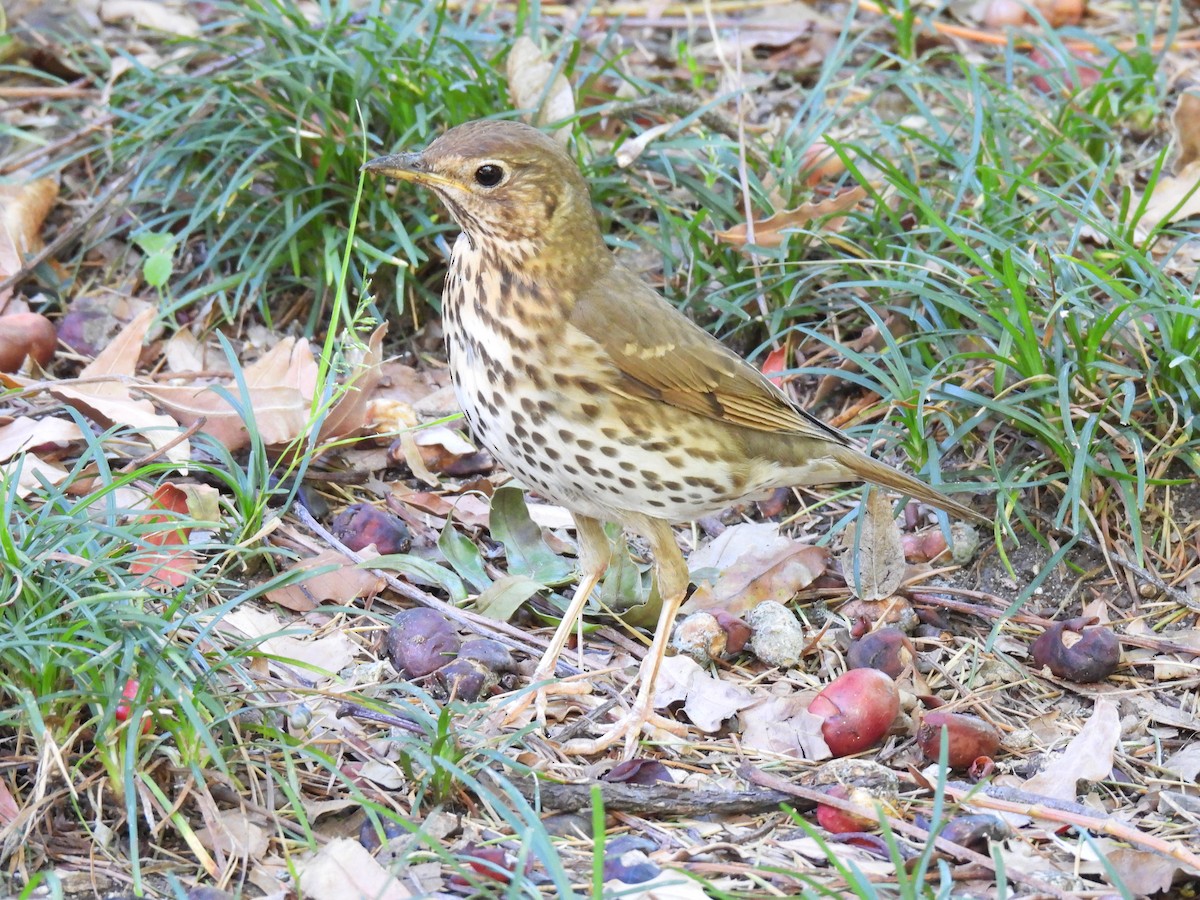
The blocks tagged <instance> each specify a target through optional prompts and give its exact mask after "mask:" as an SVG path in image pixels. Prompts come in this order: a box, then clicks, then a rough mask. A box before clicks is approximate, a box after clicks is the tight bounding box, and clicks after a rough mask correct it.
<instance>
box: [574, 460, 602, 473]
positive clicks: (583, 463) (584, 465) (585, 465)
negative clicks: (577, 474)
mask: <svg viewBox="0 0 1200 900" xmlns="http://www.w3.org/2000/svg"><path fill="white" fill-rule="evenodd" d="M575 462H577V463H579V468H581V469H583V471H585V472H587V473H588V474H589V475H591V476H592V477H593V478H595V477H596V475H597V474H598V473H597V470H596V467H595V466H593V465H592V461H591V460H590V459H588V458H587V457H586V456H576V457H575Z"/></svg>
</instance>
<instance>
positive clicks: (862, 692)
mask: <svg viewBox="0 0 1200 900" xmlns="http://www.w3.org/2000/svg"><path fill="white" fill-rule="evenodd" d="M808 711H809V713H811V714H812V715H814V716H817V717H818V718H820V719H823V720H824V723H823V724H822V725H821V735H822V737H824V738H825V743H826V744H827V745H828V746H829V750H830V752H831V753H833V755H834V756H849V755H850V754H852V753H858V752H859V751H860V750H865V749H867V748H868V747H872V746H874V745H875V744H877V743H878V742H879V741H880V740H882V739H883V736H884V735H886V734H887V733H888V729H889V728H891V727H892V722H894V721H896V716H897V715H899V713H900V692H899V691H898V690H897V689H896V683H895V682H894V681H892V679H891V676H889V675H888V674H887V673H885V672H881V671H879V670H878V669H851V670H850V671H849V672H844V673H843V674H841V675H839V676H838V677H837V678H835V679H834V680H833V681H831V682H830V683H829V684H828V685H826V687H825V689H824V690H822V691H821V693H819V694H817V696H816V698H814V700H813V702H812V703H811V704H809V707H808Z"/></svg>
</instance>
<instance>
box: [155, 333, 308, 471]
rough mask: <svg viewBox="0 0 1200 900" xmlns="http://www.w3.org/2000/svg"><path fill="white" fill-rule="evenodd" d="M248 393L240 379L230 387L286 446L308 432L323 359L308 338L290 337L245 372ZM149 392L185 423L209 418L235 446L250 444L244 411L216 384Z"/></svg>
mask: <svg viewBox="0 0 1200 900" xmlns="http://www.w3.org/2000/svg"><path fill="white" fill-rule="evenodd" d="M242 380H243V381H244V383H245V385H246V394H247V396H246V397H242V396H241V393H240V391H239V388H238V386H237V384H236V383H234V384H230V385H227V386H225V390H227V391H228V393H229V395H230V396H232V397H233V398H234V399H235V400H236V402H237V403H238V404H239V405H240V404H242V403H246V404H247V405H248V406H249V410H250V411H252V413H253V422H254V427H255V429H256V430H257V431H258V433H259V435H260V436H261V438H262V441H263V443H264V444H266V445H267V446H268V447H271V446H277V445H280V444H286V443H288V442H289V441H291V440H293V439H294V438H295V437H296V436H297V435H300V434H303V433H304V432H306V431H307V429H308V425H309V420H310V418H311V413H312V397H313V393H314V391H315V389H316V380H317V363H316V360H314V359H313V356H312V350H311V349H310V347H309V344H308V341H306V340H303V339H302V340H299V341H297V340H296V339H295V338H284V339H283V340H282V341H280V342H279V343H278V344H276V345H275V346H274V347H272V348H271V349H270V350H268V351H267V352H266V353H264V354H263V355H262V356H261V357H259V358H258V359H257V360H255V361H254V362H253V363H251V364H250V365H248V366H246V368H245V370H244V371H243V373H242ZM141 390H142V392H143V393H146V394H148V395H149V396H151V397H153V398H154V400H155V401H156V402H157V403H158V404H159V405H160V406H162V407H163V409H165V410H167V412H169V413H170V414H171V415H172V416H174V417H175V418H176V419H177V420H179V422H181V423H182V424H184V425H193V424H195V423H196V422H198V421H199V420H200V419H202V418H203V419H205V425H204V431H205V433H206V434H207V435H209V436H210V437H212V438H214V439H215V440H217V441H219V442H220V443H222V444H223V445H224V446H225V447H226V448H227V449H229V450H240V449H241V448H243V447H246V446H248V445H249V443H250V433H249V431H248V430H247V429H246V423H245V421H244V420H243V419H242V416H241V414H240V413H239V412H238V411H237V410H236V409H235V408H234V407H233V406H232V405H231V404H230V402H229V400H227V399H226V397H225V396H223V395H222V394H221V393H218V392H217V391H215V390H213V387H212V385H208V384H201V385H195V384H191V385H165V384H163V385H159V384H148V385H142V386H141Z"/></svg>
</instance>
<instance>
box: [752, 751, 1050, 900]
mask: <svg viewBox="0 0 1200 900" xmlns="http://www.w3.org/2000/svg"><path fill="white" fill-rule="evenodd" d="M738 774H739V775H741V776H742V777H743V778H745V779H746V780H747V781H748V782H750V783H751V784H757V785H759V786H760V787H765V788H771V789H772V790H776V791H781V792H783V793H785V794H790V795H792V796H793V797H799V798H801V799H803V800H808V801H809V802H810V803H813V804H818V803H820V804H823V805H825V806H832V807H834V808H835V809H840V810H842V811H843V812H848V813H851V814H853V815H858V816H862V817H863V818H866V819H871V820H875V821H880V820H881V819H884V818H886V819H887V822H888V824H889V825H890V826H891V827H892V830H893V831H895V832H897V833H899V834H906V835H908V836H909V837H911V838H913V839H914V840H916V841H920V842H921V843H922V844H924V843H928V842H929V840H930V838H932V839H933V845H934V846H935V847H937V848H938V849H939V850H941V851H942V852H943V853H946V854H948V855H950V856H952V857H954V858H955V859H963V860H966V861H967V862H971V863H974V864H975V865H977V866H983V867H985V868H986V869H987V870H988V871H989V872H995V871H996V864H995V862H993V861H992V859H991V857H988V856H984V855H983V854H982V853H976V852H975V851H974V850H969V849H967V848H966V847H963V846H961V845H960V844H956V843H954V842H953V841H948V840H946V839H945V838H943V837H933V836H932V835H931V834H930V833H929V832H928V831H926V830H925V829H924V828H918V827H917V826H916V825H912V824H910V823H909V822H905V821H904V820H903V819H897V818H895V817H893V816H880V814H879V813H878V812H877V811H876V810H869V809H866V808H865V807H862V806H859V805H858V804H856V803H851V802H849V801H848V800H840V799H838V798H837V797H831V796H829V795H828V794H826V793H824V792H822V791H819V790H817V789H815V788H807V787H801V786H800V785H796V784H792V783H791V782H790V781H788V780H787V779H784V778H780V777H779V776H778V775H771V774H770V773H768V772H764V771H762V770H761V769H756V768H755V767H754V766H750V765H744V766H742V767H741V768H740V769H738ZM971 802H974V798H972V801H971ZM1004 874H1005V877H1007V878H1011V879H1012V880H1013V881H1018V882H1021V883H1022V884H1025V885H1028V886H1029V887H1031V888H1033V889H1034V890H1037V891H1044V892H1045V893H1047V894H1049V895H1050V896H1052V897H1058V898H1061V900H1069V898H1070V896H1071V895H1070V894H1066V893H1063V892H1062V891H1060V890H1059V889H1058V888H1056V887H1054V885H1052V884H1048V883H1046V882H1044V881H1042V880H1041V879H1039V878H1034V877H1033V876H1031V875H1026V874H1024V873H1022V872H1017V871H1014V870H1013V869H1006V870H1005V872H1004Z"/></svg>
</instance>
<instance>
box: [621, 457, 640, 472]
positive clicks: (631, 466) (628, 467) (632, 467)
mask: <svg viewBox="0 0 1200 900" xmlns="http://www.w3.org/2000/svg"><path fill="white" fill-rule="evenodd" d="M618 465H619V466H620V467H621V468H622V469H623V470H624V471H626V472H636V471H637V463H633V462H630V461H629V460H627V459H623V460H621V462H620V463H618Z"/></svg>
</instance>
